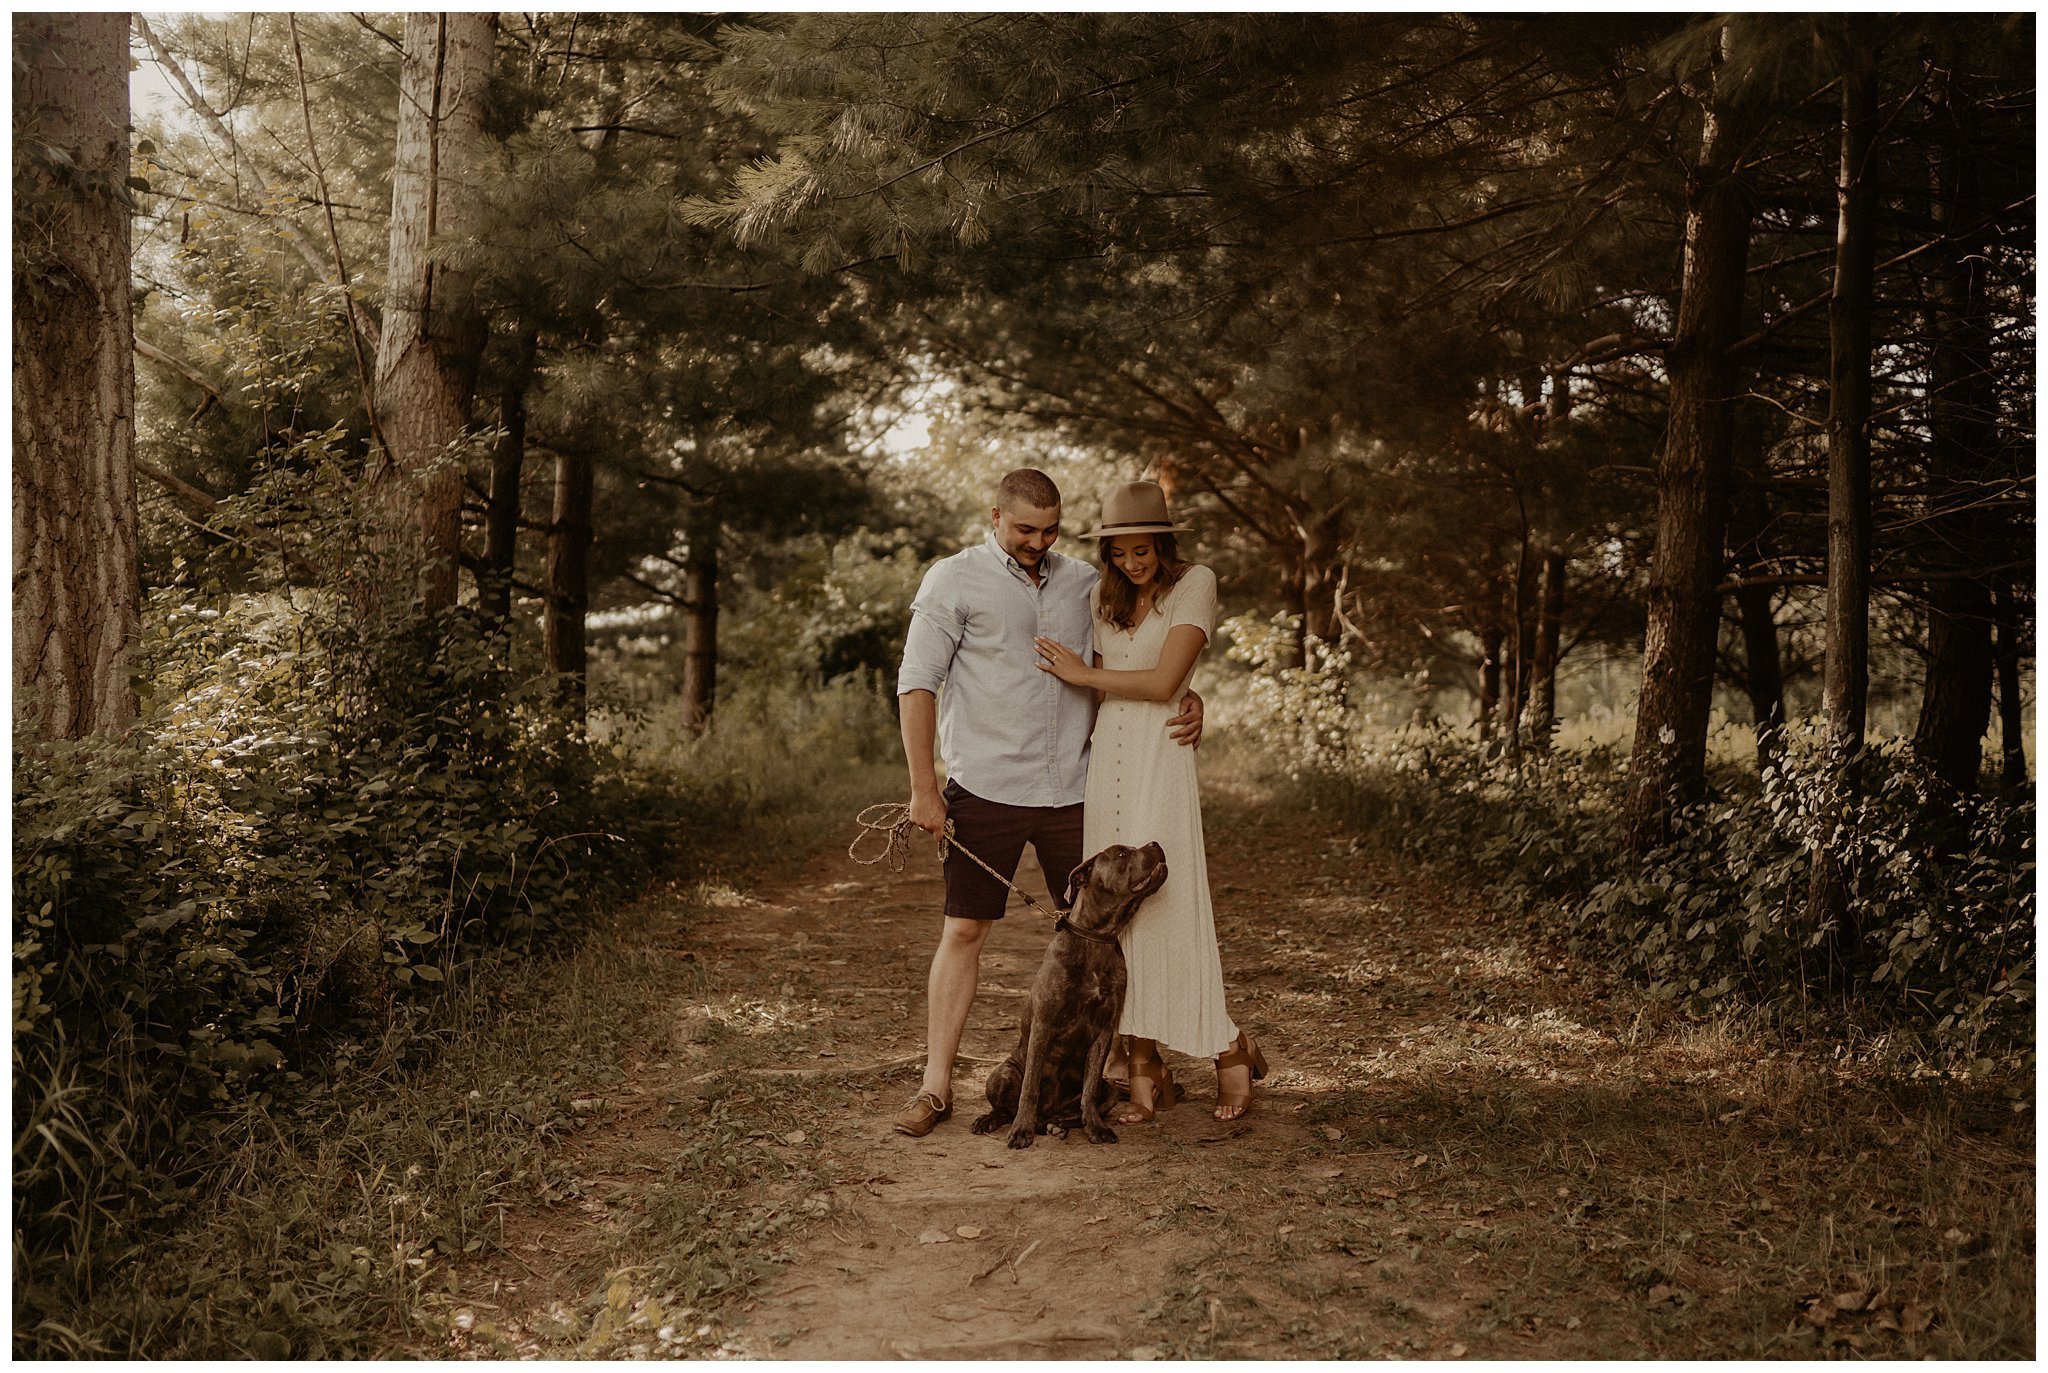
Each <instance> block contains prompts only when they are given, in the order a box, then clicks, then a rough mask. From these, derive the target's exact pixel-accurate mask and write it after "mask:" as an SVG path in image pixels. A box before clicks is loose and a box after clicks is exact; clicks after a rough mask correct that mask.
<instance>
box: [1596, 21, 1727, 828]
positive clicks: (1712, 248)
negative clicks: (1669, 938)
mask: <svg viewBox="0 0 2048 1373" xmlns="http://www.w3.org/2000/svg"><path fill="white" fill-rule="evenodd" d="M1721 43H1722V45H1723V48H1722V55H1723V56H1724V57H1725V55H1726V44H1727V43H1728V32H1727V30H1726V29H1725V28H1724V29H1723V31H1722V37H1721ZM1716 66H1717V72H1716V77H1715V90H1714V93H1712V94H1710V95H1709V96H1708V98H1707V107H1706V111H1705V118H1704V123H1703V125H1702V128H1701V131H1700V160H1699V166H1698V167H1697V169H1696V170H1695V171H1694V173H1693V176H1692V180H1691V184H1690V186H1689V187H1688V190H1687V194H1686V213H1685V266H1684V271H1683V275H1682V278H1681V286H1680V295H1679V303H1678V324H1677V331H1676V333H1675V335H1674V337H1673V339H1672V344H1671V350H1670V353H1669V355H1668V357H1667V359H1666V367H1667V370H1668V371H1669V373H1670V377H1671V400H1670V415H1669V417H1668V419H1667V421H1666V427H1665V436H1664V455H1663V459H1662V462H1661V464H1660V466H1659V469H1658V491H1657V533H1656V549H1655V552H1654V553H1653V554H1652V556H1651V561H1650V587H1649V598H1648V599H1649V623H1648V625H1647V627H1646V628H1645V631H1644V635H1643V682H1642V691H1641V694H1640V698H1639V701H1640V703H1639V705H1638V706H1637V710H1636V737H1635V745H1634V748H1633V750H1632V752H1631V754H1630V758H1629V794H1628V817H1627V818H1628V830H1629V839H1630V843H1631V845H1632V846H1633V847H1634V848H1635V849H1636V850H1637V851H1638V852H1641V851H1644V850H1647V849H1650V848H1653V847H1655V846H1656V845H1658V844H1659V843H1661V842H1663V841H1664V840H1665V839H1666V838H1667V837H1668V836H1669V834H1670V830H1671V815H1672V811H1673V809H1674V808H1675V807H1676V806H1678V805H1680V804H1682V803H1684V802H1685V801H1687V800H1689V799H1691V798H1692V797H1693V796H1695V795H1697V794H1698V793H1699V791H1700V790H1701V789H1702V788H1703V787H1704V785H1705V780H1706V757H1707V714H1708V709H1709V707H1710V706H1711V704H1712V701H1713V691H1714V646H1715V641H1716V639H1717V637H1718V634H1717V630H1718V627H1719V622H1720V596H1719V594H1718V592H1717V589H1716V588H1717V587H1718V586H1719V583H1720V576H1721V564H1722V547H1721V545H1722V538H1723V535H1724V534H1725V532H1726V524H1727V504H1728V462H1729V456H1728V455H1729V440H1730V433H1731V429H1732V422H1733V418H1734V414H1733V412H1734V409H1735V405H1736V400H1735V397H1736V395H1737V394H1738V392H1739V390H1740V388H1739V387H1738V386H1737V375H1738V370H1739V369H1738V365H1737V362H1736V360H1735V358H1734V357H1733V356H1732V352H1731V350H1732V348H1733V345H1734V344H1735V343H1736V341H1737V339H1738V337H1739V333H1740V327H1741V322H1742V302H1743V290H1744V284H1745V273H1746V269H1747V263H1748V258H1749V225H1750V214H1749V206H1748V203H1747V199H1746V194H1745V189H1744V187H1743V185H1742V184H1741V178H1740V175H1739V158H1740V153H1741V145H1742V142H1743V138H1742V134H1743V130H1744V129H1746V128H1747V126H1748V122H1749V121H1748V120H1746V119H1741V118H1738V117H1737V115H1736V112H1735V111H1734V110H1732V109H1731V108H1730V105H1729V102H1728V100H1727V99H1726V98H1725V92H1724V91H1723V90H1722V89H1721V87H1722V86H1723V84H1724V83H1723V78H1722V77H1721V75H1720V73H1719V70H1718V68H1719V66H1720V64H1719V63H1718V62H1717V64H1716Z"/></svg>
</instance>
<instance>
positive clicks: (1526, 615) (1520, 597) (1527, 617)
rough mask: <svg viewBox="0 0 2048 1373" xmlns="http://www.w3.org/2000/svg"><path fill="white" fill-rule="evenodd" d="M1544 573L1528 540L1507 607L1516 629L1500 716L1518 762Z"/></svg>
mask: <svg viewBox="0 0 2048 1373" xmlns="http://www.w3.org/2000/svg"><path fill="white" fill-rule="evenodd" d="M1541 573H1542V565H1541V563H1540V562H1539V561H1535V560H1532V559H1531V558H1530V557H1529V541H1528V539H1527V538H1526V537H1525V538H1524V539H1523V540H1522V550H1521V555H1520V557H1519V558H1518V559H1517V560H1516V567H1515V586H1514V596H1513V598H1512V599H1511V601H1510V602H1509V605H1508V621H1509V623H1510V624H1512V625H1513V626H1514V629H1513V631H1512V633H1511V637H1510V638H1509V640H1508V649H1507V652H1508V673H1507V682H1506V695H1507V709H1506V710H1505V711H1503V712H1502V714H1501V723H1502V725H1504V726H1505V727H1506V729H1507V740H1506V743H1507V753H1508V756H1509V757H1510V758H1515V759H1519V758H1520V757H1521V756H1522V715H1523V712H1524V711H1525V710H1526V709H1527V708H1528V701H1529V679H1530V677H1531V676H1533V675H1534V674H1533V672H1532V670H1531V662H1532V661H1533V659H1534V658H1535V656H1536V617H1537V614H1538V612H1539V610H1540V607H1539V606H1538V604H1537V600H1538V591H1537V586H1538V578H1539V577H1540V576H1541Z"/></svg>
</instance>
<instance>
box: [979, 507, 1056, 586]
mask: <svg viewBox="0 0 2048 1373" xmlns="http://www.w3.org/2000/svg"><path fill="white" fill-rule="evenodd" d="M995 521H996V542H997V543H998V544H1001V545H1002V549H1003V552H1005V553H1007V554H1009V555H1010V556H1011V557H1013V558H1015V559H1016V560H1017V565H1018V566H1019V567H1022V568H1024V569H1026V570H1027V571H1031V572H1036V571H1037V570H1038V565H1039V564H1040V563H1042V562H1044V561H1045V550H1047V549H1048V548H1051V547H1052V546H1053V543H1054V542H1055V541H1056V540H1058V538H1059V536H1060V508H1059V507H1058V506H1056V505H1055V506H1052V507H1050V508H1049V509H1040V508H1039V507H1037V506H1032V505H1020V506H1017V507H1015V508H1014V509H1010V510H1005V509H1003V508H1002V507H1001V506H997V507H996V508H995Z"/></svg>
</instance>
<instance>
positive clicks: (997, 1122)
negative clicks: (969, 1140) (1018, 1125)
mask: <svg viewBox="0 0 2048 1373" xmlns="http://www.w3.org/2000/svg"><path fill="white" fill-rule="evenodd" d="M1009 1123H1010V1118H1009V1117H1008V1116H1006V1115H1003V1114H1001V1113H1000V1112H997V1111H990V1112H989V1113H988V1114H986V1115H980V1116H976V1117H975V1118H974V1124H972V1125H970V1126H968V1127H967V1128H968V1131H969V1133H971V1134H977V1135H992V1134H994V1133H995V1132H996V1131H998V1130H1000V1129H1002V1128H1003V1127H1004V1126H1005V1125H1008V1124H1009Z"/></svg>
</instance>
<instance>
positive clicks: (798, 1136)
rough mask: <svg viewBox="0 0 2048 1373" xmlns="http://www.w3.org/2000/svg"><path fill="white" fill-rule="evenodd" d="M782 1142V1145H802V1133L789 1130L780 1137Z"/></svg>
mask: <svg viewBox="0 0 2048 1373" xmlns="http://www.w3.org/2000/svg"><path fill="white" fill-rule="evenodd" d="M782 1142H783V1143H784V1144H802V1143H803V1142H804V1132H803V1131H801V1130H791V1131H790V1132H789V1133H788V1134H786V1135H784V1136H783V1137H782Z"/></svg>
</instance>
